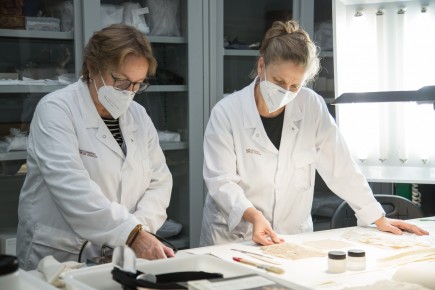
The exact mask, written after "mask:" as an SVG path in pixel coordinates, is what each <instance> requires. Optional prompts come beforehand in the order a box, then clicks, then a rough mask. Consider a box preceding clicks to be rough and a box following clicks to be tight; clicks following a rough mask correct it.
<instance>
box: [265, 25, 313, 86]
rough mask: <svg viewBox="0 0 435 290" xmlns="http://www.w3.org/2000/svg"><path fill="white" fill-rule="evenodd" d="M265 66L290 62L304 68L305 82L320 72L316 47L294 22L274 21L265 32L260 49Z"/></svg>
mask: <svg viewBox="0 0 435 290" xmlns="http://www.w3.org/2000/svg"><path fill="white" fill-rule="evenodd" d="M260 57H263V58H264V62H265V64H269V63H272V62H275V61H292V62H293V63H295V64H296V65H302V66H303V67H305V73H306V82H310V81H312V80H314V78H315V77H316V75H317V73H318V72H319V70H320V60H319V56H318V51H317V47H316V46H315V44H314V43H313V41H312V40H311V39H310V36H309V35H308V33H307V32H306V31H304V30H303V29H302V28H300V27H299V24H298V23H297V22H296V21H295V20H290V21H286V22H282V21H275V22H274V23H273V24H272V27H271V28H269V30H268V31H267V32H266V34H265V36H264V39H263V42H262V43H261V47H260Z"/></svg>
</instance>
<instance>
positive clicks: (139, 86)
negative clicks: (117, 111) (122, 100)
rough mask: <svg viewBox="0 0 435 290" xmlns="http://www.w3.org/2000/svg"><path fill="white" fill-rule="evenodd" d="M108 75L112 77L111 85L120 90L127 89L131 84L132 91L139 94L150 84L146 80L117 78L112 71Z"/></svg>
mask: <svg viewBox="0 0 435 290" xmlns="http://www.w3.org/2000/svg"><path fill="white" fill-rule="evenodd" d="M110 76H111V77H112V79H113V87H114V88H115V89H117V90H120V91H124V90H128V89H129V88H130V86H132V85H133V89H132V92H134V93H135V94H140V93H143V92H144V91H145V90H146V89H148V87H149V86H150V83H149V82H147V81H145V82H143V83H140V82H132V81H130V80H128V79H122V78H117V77H115V76H114V75H113V74H112V73H110Z"/></svg>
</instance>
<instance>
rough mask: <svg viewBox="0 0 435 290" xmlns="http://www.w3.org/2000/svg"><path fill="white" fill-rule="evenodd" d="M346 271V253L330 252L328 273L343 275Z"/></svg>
mask: <svg viewBox="0 0 435 290" xmlns="http://www.w3.org/2000/svg"><path fill="white" fill-rule="evenodd" d="M344 271H346V253H345V252H342V251H330V252H329V253H328V272H329V273H343V272H344Z"/></svg>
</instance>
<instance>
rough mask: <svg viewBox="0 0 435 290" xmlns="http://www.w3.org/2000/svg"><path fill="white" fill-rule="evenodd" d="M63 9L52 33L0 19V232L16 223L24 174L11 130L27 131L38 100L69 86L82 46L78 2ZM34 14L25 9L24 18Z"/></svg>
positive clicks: (21, 143) (21, 144) (20, 147)
mask: <svg viewBox="0 0 435 290" xmlns="http://www.w3.org/2000/svg"><path fill="white" fill-rule="evenodd" d="M35 3H36V2H35ZM67 5H68V7H64V8H65V9H66V10H67V11H69V12H71V13H72V14H70V15H69V17H68V16H65V17H63V18H62V19H61V21H60V23H59V26H58V29H57V31H55V30H52V31H37V30H25V28H24V27H21V29H8V28H7V24H6V23H5V22H4V21H1V23H2V28H1V29H0V55H1V61H0V188H1V190H0V212H1V216H0V228H5V227H16V225H17V222H18V216H17V205H18V197H19V192H20V189H21V186H22V184H23V181H24V178H25V173H26V167H25V163H26V150H25V145H26V144H25V139H24V138H22V137H19V136H20V135H19V134H17V132H19V133H26V132H28V129H29V125H30V121H31V119H32V116H33V112H34V110H35V107H36V104H37V103H38V101H39V100H40V99H41V98H42V97H43V96H44V95H45V94H47V93H49V92H52V91H54V90H57V89H60V88H62V87H64V86H65V85H66V84H67V83H70V82H74V81H75V80H76V79H77V76H78V72H79V70H80V65H81V61H80V60H81V46H82V42H81V39H80V38H79V37H77V33H78V32H79V31H81V21H80V13H78V11H80V7H81V3H80V1H77V0H76V1H71V2H69V3H67ZM56 7H58V6H56ZM41 8H43V9H44V8H48V7H41ZM36 12H37V11H36V10H35V11H34V12H32V11H30V10H26V13H28V14H27V15H30V16H33V14H32V13H36ZM2 17H4V15H2ZM14 18H17V19H18V18H21V19H23V21H22V23H23V25H24V23H25V22H24V17H14ZM66 21H68V23H66ZM72 23H75V25H74V27H72V26H71V24H72ZM29 29H30V27H29ZM12 136H13V138H11V137H12ZM12 140H13V141H12Z"/></svg>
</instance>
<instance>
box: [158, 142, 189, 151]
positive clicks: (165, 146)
mask: <svg viewBox="0 0 435 290" xmlns="http://www.w3.org/2000/svg"><path fill="white" fill-rule="evenodd" d="M160 146H161V147H162V150H163V151H169V150H182V149H187V148H189V145H188V143H187V142H160Z"/></svg>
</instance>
